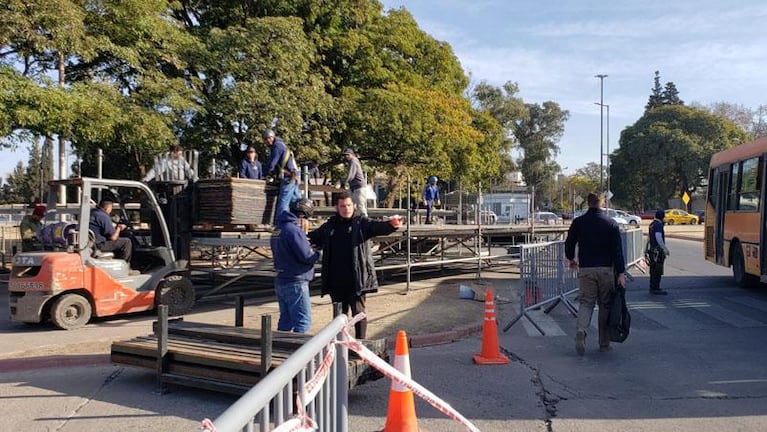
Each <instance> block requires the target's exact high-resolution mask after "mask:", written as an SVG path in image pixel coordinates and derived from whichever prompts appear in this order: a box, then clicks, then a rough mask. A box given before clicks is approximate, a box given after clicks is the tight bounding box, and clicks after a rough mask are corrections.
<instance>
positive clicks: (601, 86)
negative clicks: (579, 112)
mask: <svg viewBox="0 0 767 432" xmlns="http://www.w3.org/2000/svg"><path fill="white" fill-rule="evenodd" d="M594 78H599V191H600V192H604V190H605V189H604V173H603V171H604V162H603V155H604V152H605V146H604V141H603V139H604V123H603V121H604V115H603V111H604V103H605V100H604V99H605V97H604V95H605V93H604V83H605V78H607V74H598V75H594Z"/></svg>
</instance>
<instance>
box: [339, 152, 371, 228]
mask: <svg viewBox="0 0 767 432" xmlns="http://www.w3.org/2000/svg"><path fill="white" fill-rule="evenodd" d="M344 156H345V157H346V161H347V162H348V163H349V172H348V174H347V175H346V180H345V181H344V183H345V184H347V185H348V186H349V190H351V192H352V202H354V205H355V206H357V211H358V212H359V214H360V216H365V217H367V216H368V206H367V199H368V198H367V196H366V194H365V193H366V192H367V191H366V189H367V182H365V174H364V173H363V172H362V165H361V164H360V160H359V158H357V156H356V155H355V154H354V150H352V149H351V148H347V149H346V150H344Z"/></svg>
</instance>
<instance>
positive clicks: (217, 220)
mask: <svg viewBox="0 0 767 432" xmlns="http://www.w3.org/2000/svg"><path fill="white" fill-rule="evenodd" d="M195 188H196V191H197V220H196V221H195V222H196V223H210V224H234V225H236V224H248V225H260V224H271V223H272V220H273V219H274V205H275V201H276V198H277V197H276V187H274V186H270V185H267V184H266V182H265V181H263V180H249V179H240V178H226V179H203V180H200V181H198V182H197V183H196V185H195Z"/></svg>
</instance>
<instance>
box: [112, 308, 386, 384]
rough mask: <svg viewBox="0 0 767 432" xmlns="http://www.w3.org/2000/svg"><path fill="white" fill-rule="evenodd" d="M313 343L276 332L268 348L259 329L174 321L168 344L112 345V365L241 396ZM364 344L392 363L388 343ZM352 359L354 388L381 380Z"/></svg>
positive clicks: (153, 339)
mask: <svg viewBox="0 0 767 432" xmlns="http://www.w3.org/2000/svg"><path fill="white" fill-rule="evenodd" d="M156 327H157V326H156ZM158 334H162V332H158ZM310 337H311V335H304V334H297V333H288V332H280V331H272V332H271V334H270V335H269V336H267V337H266V339H267V342H266V343H262V342H263V339H262V332H261V330H260V329H252V328H243V327H231V326H223V325H215V324H201V323H190V322H184V321H181V320H175V321H171V322H169V323H168V325H167V340H166V341H165V343H164V344H163V343H161V341H158V337H157V336H156V335H149V336H142V337H137V338H133V339H129V340H125V341H117V342H114V343H112V350H111V351H112V352H111V358H112V362H113V363H117V364H122V365H127V366H134V367H139V368H146V369H152V370H157V371H158V374H159V376H158V381H159V382H162V383H164V384H178V385H184V386H190V387H195V388H202V389H207V390H214V391H221V392H226V393H234V394H242V393H244V392H246V391H247V390H248V389H250V388H251V387H252V386H253V385H254V384H255V383H257V382H258V380H259V379H261V377H263V376H265V374H266V373H268V372H269V371H271V370H272V369H274V368H276V367H278V366H279V365H280V364H282V362H284V361H285V359H287V358H288V357H289V356H290V355H291V354H292V353H293V352H295V351H296V350H297V349H298V348H299V347H300V346H301V345H303V343H304V342H306V341H307V340H308V339H309V338H310ZM269 339H271V341H270V342H269V341H268V340H269ZM363 343H364V344H365V345H366V346H367V347H368V348H370V349H371V350H372V351H373V352H375V353H377V354H378V355H379V356H380V357H382V358H384V359H388V354H387V351H386V340H385V339H379V340H368V341H363ZM160 346H164V347H165V349H164V351H165V355H164V356H162V358H163V361H162V362H158V358H160V355H159V352H160V349H161V348H160ZM352 354H353V353H350V356H349V369H348V376H349V387H350V388H352V387H354V386H356V385H359V384H362V383H364V382H366V381H370V380H375V379H378V378H380V377H381V375H380V374H379V373H378V372H377V371H375V370H374V369H372V368H370V367H369V366H367V364H365V363H364V362H363V361H362V360H360V359H359V358H358V357H356V356H355V355H352ZM264 359H266V360H264ZM160 363H162V365H161V366H159V368H158V364H160Z"/></svg>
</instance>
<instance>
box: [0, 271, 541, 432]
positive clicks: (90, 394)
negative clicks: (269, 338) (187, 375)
mask: <svg viewBox="0 0 767 432" xmlns="http://www.w3.org/2000/svg"><path fill="white" fill-rule="evenodd" d="M496 267H497V266H496ZM495 270H505V271H510V270H511V269H510V268H505V269H504V268H501V267H497V268H495ZM482 276H483V280H482V281H481V282H478V281H477V280H476V278H475V275H473V274H463V275H457V276H450V277H441V278H440V277H438V278H433V279H428V280H423V281H419V282H413V283H411V287H410V288H411V289H410V290H409V291H408V290H407V289H406V287H405V284H404V283H400V284H393V285H387V286H384V287H382V288H381V290H380V292H379V293H377V294H375V295H372V296H369V298H368V308H369V325H368V328H369V330H368V331H369V337H370V338H379V337H388V338H390V340H393V338H394V335H395V334H396V332H397V331H398V330H400V329H404V330H406V331H407V332H408V335H409V336H410V337H411V344H412V346H413V347H418V346H427V345H433V344H443V345H439V346H436V347H434V348H433V349H431V348H430V349H429V350H428V351H422V350H420V349H413V350H411V358H412V359H413V360H412V361H413V364H414V365H415V364H416V362H418V364H420V365H421V366H419V369H421V368H423V370H424V371H426V372H425V374H424V372H417V374H419V375H422V377H423V378H426V377H431V378H430V379H431V380H433V381H434V382H437V383H440V382H441V383H442V385H445V383H446V381H445V377H446V376H449V377H451V379H450V380H448V381H450V382H453V383H454V380H468V381H471V385H480V383H481V381H476V380H474V379H471V375H470V374H469V373H468V372H467V371H468V370H469V369H472V370H473V368H475V367H476V366H474V365H473V364H472V362H471V354H472V352H473V351H477V350H479V349H480V346H481V339H480V338H481V336H480V335H479V334H480V333H481V329H482V321H483V318H484V303H483V302H482V299H483V294H484V290H485V289H487V288H490V287H492V288H494V290H495V293H496V295H497V296H499V297H501V298H503V299H505V300H507V302H506V304H505V305H503V306H501V305H499V308H501V307H503V308H507V310H508V311H509V312H508V315H509V316H510V315H511V314H512V313H513V312H512V308H516V303H514V302H513V301H511V300H514V299H516V297H517V294H516V292H517V289H516V286H517V284H516V283H514V281H515V280H516V279H517V275H515V274H511V273H499V272H490V271H487V270H483V273H482ZM461 285H466V286H469V287H471V288H472V289H474V290H475V292H476V293H477V295H476V299H477V301H473V300H465V299H461V298H460V297H459V286H461ZM0 291H3V292H2V293H0V296H5V297H7V293H6V292H5V289H4V288H2V289H0ZM231 303H232V302H228V303H224V304H203V305H200V306H198V307H196V308H195V310H194V313H192V314H189V315H188V316H186V317H185V320H187V321H192V322H209V323H219V324H230V325H231V324H232V323H233V320H234V311H233V308H232V304H231ZM312 303H313V315H314V323H313V331H316V330H318V329H319V328H321V327H323V326H324V325H325V324H326V323H327V322H329V321H330V320H331V313H330V310H331V306H330V301H329V299H328V298H327V297H324V298H320V297H319V296H313V297H312ZM514 310H516V309H514ZM263 313H270V314H272V315H273V317H272V322H273V324H274V323H276V321H277V315H278V313H277V305H276V303H274V302H267V303H263V304H246V310H245V325H246V326H247V327H259V326H260V316H261V314H263ZM6 320H7V318H6ZM152 321H154V317H153V316H151V315H140V316H131V317H121V318H119V319H114V320H103V321H99V320H97V321H96V322H95V323H92V324H89V325H88V326H86V327H85V328H83V329H80V330H75V331H60V330H55V329H53V328H52V327H50V326H46V325H44V326H29V325H23V324H15V323H7V322H5V323H4V327H5V329H4V330H1V331H2V333H3V341H4V343H3V344H2V345H0V359H2V360H0V397H2V398H3V402H4V407H5V409H4V410H3V411H4V413H5V416H4V417H5V418H4V420H5V421H4V422H3V423H4V424H5V425H6V426H4V427H3V429H4V430H18V431H49V430H55V431H60V432H67V431H82V432H90V431H103V430H105V429H111V430H115V431H122V430H167V431H171V430H174V431H175V430H199V424H200V423H199V422H200V421H201V420H202V419H203V418H206V417H209V418H215V417H216V416H218V415H219V414H220V413H221V412H223V410H224V409H226V407H228V406H229V405H231V404H232V403H233V402H234V401H235V400H236V398H235V397H233V396H230V395H224V394H219V393H212V392H204V391H198V390H194V389H189V388H181V387H174V388H172V389H171V390H172V392H171V393H168V394H164V395H160V394H158V393H157V387H156V383H155V375H154V373H153V372H151V371H148V370H143V369H132V368H126V367H122V366H114V365H112V364H110V363H109V356H108V352H109V347H110V345H111V341H113V340H119V339H127V338H131V337H134V336H140V335H147V334H150V333H151V323H152ZM453 341H461V342H458V344H459V345H456V344H455V343H452V344H446V343H449V342H453ZM460 344H463V345H460ZM458 346H463V348H462V349H463V350H465V351H466V354H465V355H464V356H462V357H461V359H460V362H459V363H458V364H456V365H455V367H457V368H458V369H455V370H452V369H451V370H443V369H442V368H441V367H440V368H436V367H435V364H436V363H441V362H442V359H451V358H452V359H456V358H457V357H456V355H457V347H458ZM422 353H423V357H422ZM417 359H418V360H417ZM449 363H450V362H449ZM413 367H414V368H415V366H413ZM463 369H466V370H463ZM513 369H514V367H513V366H512V367H511V368H509V371H511V370H513ZM414 371H415V369H414ZM504 373H505V372H504ZM415 374H416V372H414V375H415ZM442 374H447V375H442ZM486 379H487V380H488V382H486V383H485V385H490V384H491V382H492V381H493V380H494V379H495V378H493V377H492V376H487V377H486ZM509 379H511V378H509ZM523 381H524V382H522V383H520V385H521V386H523V387H524V386H525V382H529V376H524V378H523ZM388 385H389V382H388V380H380V381H378V382H374V383H367V384H365V385H363V386H361V387H360V389H361V390H359V391H358V390H355V391H354V392H352V399H351V401H350V403H351V404H353V406H354V407H353V408H350V412H352V413H357V414H358V416H357V417H355V419H354V420H353V422H354V423H353V424H354V425H355V427H352V428H351V430H379V429H381V428H382V427H383V424H384V422H385V417H386V404H387V397H388ZM467 385H469V384H468V383H467ZM366 386H370V387H369V389H368V390H365V389H364V388H365V387H366ZM457 390H460V387H459V388H457ZM526 396H530V395H526ZM447 397H449V398H451V399H453V400H450V403H457V402H459V401H460V399H461V398H460V397H455V396H451V395H450V394H448V396H447ZM370 400H375V403H374V404H373V405H372V406H369V404H368V403H367V402H365V401H370ZM424 409H426V410H427V412H428V410H429V409H431V408H427V407H424ZM360 413H361V414H360ZM353 416H354V415H353ZM431 417H432V419H431V420H432V421H433V422H436V423H434V426H433V428H432V427H430V426H428V421H427V422H426V423H423V424H422V430H462V429H461V428H460V427H458V428H456V429H451V427H452V426H447V429H446V428H445V426H444V425H442V423H443V422H445V423H450V421H449V420H447V419H445V418H444V416H443V415H441V414H439V413H437V412H433V415H431ZM437 425H439V426H437ZM483 430H484V428H483ZM487 430H492V428H491V429H487ZM496 430H507V429H506V428H501V427H500V426H499V428H498V429H496Z"/></svg>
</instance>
